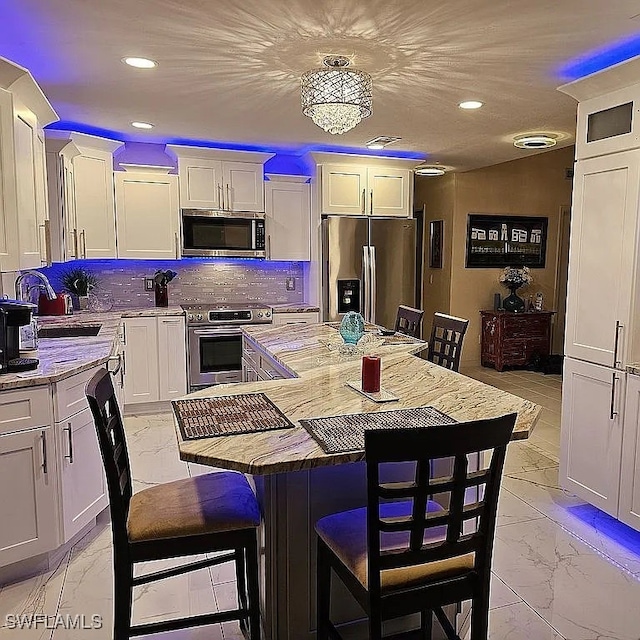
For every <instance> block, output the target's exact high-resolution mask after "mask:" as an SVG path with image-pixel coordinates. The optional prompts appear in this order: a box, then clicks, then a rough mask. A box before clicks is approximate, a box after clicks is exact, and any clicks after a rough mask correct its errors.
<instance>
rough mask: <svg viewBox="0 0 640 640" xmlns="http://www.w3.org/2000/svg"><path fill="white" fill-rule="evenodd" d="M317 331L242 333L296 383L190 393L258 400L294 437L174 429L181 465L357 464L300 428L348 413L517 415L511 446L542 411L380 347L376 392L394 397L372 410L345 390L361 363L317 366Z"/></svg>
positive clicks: (323, 332) (263, 469)
mask: <svg viewBox="0 0 640 640" xmlns="http://www.w3.org/2000/svg"><path fill="white" fill-rule="evenodd" d="M331 331H334V330H332V329H330V328H329V327H326V326H323V325H300V326H296V327H294V328H292V327H291V325H288V326H281V327H270V328H263V327H248V328H245V329H244V333H245V335H246V336H247V337H248V338H249V339H250V340H252V341H253V342H255V344H256V345H258V346H260V347H261V348H262V349H264V350H265V351H267V352H268V353H269V354H271V355H272V356H273V357H274V358H276V359H277V360H278V362H280V363H282V364H284V365H285V366H286V367H287V368H288V369H290V370H291V371H292V372H293V373H295V374H296V375H297V376H299V377H297V378H291V379H286V380H272V381H265V382H250V383H242V384H241V385H240V384H225V385H219V386H216V387H211V388H209V389H204V390H202V391H198V392H196V393H192V394H190V395H188V396H186V397H187V398H203V397H215V396H223V395H229V394H233V393H251V392H263V393H265V394H266V395H267V396H268V397H269V398H270V399H271V400H272V401H273V402H274V403H275V404H276V405H277V406H278V407H279V409H280V410H281V411H282V412H283V413H284V414H285V415H286V416H287V417H288V418H289V419H290V420H291V422H293V423H294V425H295V427H294V428H293V429H281V430H278V431H271V432H261V433H251V434H242V435H233V436H222V437H216V438H207V439H202V440H191V441H184V440H182V437H181V434H180V431H179V430H178V429H177V428H176V434H177V438H178V444H179V450H180V458H181V459H182V460H185V461H188V462H196V463H200V464H204V465H210V466H216V467H223V468H226V469H235V470H237V471H242V472H245V473H253V474H270V473H286V472H294V471H299V470H303V469H311V468H315V467H321V466H327V465H334V464H342V463H346V462H356V461H360V460H362V459H363V455H364V454H363V452H349V453H340V454H326V453H324V452H323V450H322V449H321V448H320V446H319V445H318V444H317V443H316V442H315V440H313V438H312V437H311V436H310V435H309V434H308V433H307V431H305V429H304V428H303V427H301V426H300V424H299V420H301V419H304V418H315V417H322V416H332V415H344V414H349V413H369V412H376V411H389V410H392V409H405V408H411V407H421V406H427V405H431V406H434V407H436V408H437V409H439V410H440V411H443V412H444V413H446V414H448V415H450V416H452V417H454V418H456V419H457V420H461V421H462V420H474V419H478V418H488V417H493V416H499V415H503V414H505V413H511V412H516V413H517V414H518V418H517V422H516V427H515V431H514V435H513V438H514V439H524V438H527V437H528V435H529V433H530V432H531V431H532V429H533V427H534V425H535V423H536V421H537V420H538V417H539V415H540V412H541V407H540V406H538V405H536V404H534V403H533V402H530V401H528V400H523V399H522V398H519V397H517V396H514V395H511V394H510V393H506V392H504V391H501V390H499V389H496V388H495V387H491V386H489V385H486V384H483V383H482V382H478V381H477V380H473V379H472V378H468V377H466V376H463V375H461V374H459V373H455V372H453V371H449V370H448V369H444V368H442V367H439V366H437V365H435V364H432V363H430V362H427V361H425V360H422V359H420V358H417V357H414V356H412V355H411V353H410V352H411V351H412V350H415V349H417V348H423V345H424V343H419V344H413V345H389V346H384V345H383V346H381V347H380V348H379V350H378V351H379V353H380V355H381V357H382V386H383V387H384V388H385V389H387V390H388V391H390V392H391V393H394V394H396V395H397V396H399V398H400V400H399V401H398V402H393V403H383V404H378V403H375V402H372V401H371V400H368V399H367V398H365V397H364V396H362V395H360V394H359V393H357V392H356V391H354V390H352V389H351V388H349V387H347V386H346V383H347V382H348V381H351V380H358V379H359V378H360V366H361V365H360V360H359V359H357V360H355V361H351V362H343V363H336V364H319V363H318V357H319V356H320V357H321V354H322V353H323V352H324V351H326V347H324V346H323V345H322V344H321V343H320V342H319V340H321V339H323V338H324V337H327V336H329V335H331V333H330V332H331Z"/></svg>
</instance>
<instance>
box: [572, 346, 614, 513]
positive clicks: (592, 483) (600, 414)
mask: <svg viewBox="0 0 640 640" xmlns="http://www.w3.org/2000/svg"><path fill="white" fill-rule="evenodd" d="M625 375H626V374H624V373H623V372H621V371H615V370H613V369H609V368H607V367H601V366H598V365H595V364H590V363H588V362H579V361H577V360H573V359H571V358H568V359H566V360H565V365H564V375H563V381H562V427H561V442H560V478H561V483H562V486H563V487H564V488H565V489H567V490H568V491H571V493H575V494H576V495H577V496H579V497H580V498H582V499H583V500H586V501H587V502H589V503H591V504H593V505H595V506H596V507H598V509H602V511H606V512H607V513H609V514H611V515H613V516H616V517H617V514H618V495H619V487H620V456H621V451H622V416H621V413H622V411H623V408H624V386H625ZM614 377H615V380H614Z"/></svg>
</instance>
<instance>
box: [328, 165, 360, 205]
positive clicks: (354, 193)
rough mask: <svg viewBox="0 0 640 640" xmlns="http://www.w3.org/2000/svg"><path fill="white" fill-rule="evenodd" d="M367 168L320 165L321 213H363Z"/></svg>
mask: <svg viewBox="0 0 640 640" xmlns="http://www.w3.org/2000/svg"><path fill="white" fill-rule="evenodd" d="M366 198H367V168H366V167H358V166H349V165H332V164H325V165H324V166H323V167H322V213H344V214H362V215H364V214H365V206H366Z"/></svg>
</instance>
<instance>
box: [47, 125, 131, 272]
mask: <svg viewBox="0 0 640 640" xmlns="http://www.w3.org/2000/svg"><path fill="white" fill-rule="evenodd" d="M46 144H47V174H48V179H49V208H50V210H51V212H52V214H51V218H52V220H51V234H52V238H53V247H54V248H53V253H54V256H55V257H54V259H58V260H75V259H81V258H89V259H91V258H115V257H116V256H117V248H116V217H115V205H114V193H113V192H114V182H113V152H114V151H115V150H116V149H118V148H119V147H120V146H122V143H121V142H113V141H112V140H106V139H105V138H98V137H96V136H89V135H85V134H81V133H73V132H63V131H52V132H48V133H47V141H46Z"/></svg>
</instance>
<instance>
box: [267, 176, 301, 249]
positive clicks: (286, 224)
mask: <svg viewBox="0 0 640 640" xmlns="http://www.w3.org/2000/svg"><path fill="white" fill-rule="evenodd" d="M307 179H308V178H305V177H302V178H301V177H300V176H269V181H268V182H267V183H265V197H266V214H267V217H266V226H267V259H268V260H304V261H308V260H310V259H311V190H310V185H309V184H306V183H304V182H301V180H302V181H305V180H307Z"/></svg>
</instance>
